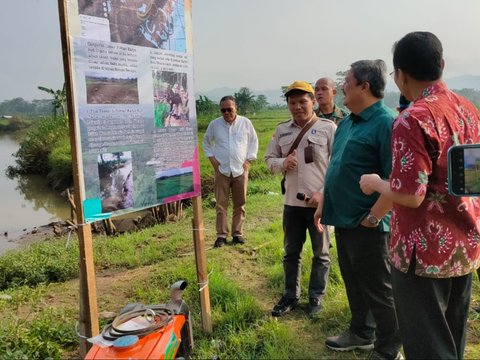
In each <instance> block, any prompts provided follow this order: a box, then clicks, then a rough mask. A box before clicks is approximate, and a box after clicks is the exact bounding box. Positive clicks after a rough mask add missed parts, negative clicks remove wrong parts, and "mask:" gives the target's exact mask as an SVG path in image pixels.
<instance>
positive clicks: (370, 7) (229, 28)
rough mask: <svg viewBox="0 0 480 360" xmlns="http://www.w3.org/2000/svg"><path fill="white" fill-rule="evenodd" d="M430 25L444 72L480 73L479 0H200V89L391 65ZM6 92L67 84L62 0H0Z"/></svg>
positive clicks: (0, 66) (22, 93)
mask: <svg viewBox="0 0 480 360" xmlns="http://www.w3.org/2000/svg"><path fill="white" fill-rule="evenodd" d="M415 30H424V31H431V32H433V33H435V34H436V35H437V36H438V37H439V38H440V40H441V41H442V43H443V46H444V57H445V61H446V68H445V77H447V78H449V77H453V76H457V75H464V74H471V75H480V46H479V45H478V44H479V39H480V1H479V0H459V1H456V2H453V1H451V0H399V1H388V0H387V1H386V0H363V1H358V0H336V1H331V0H330V1H326V0H242V1H234V0H193V44H194V64H195V66H194V72H195V79H194V80H195V89H196V90H197V91H206V90H211V89H214V88H218V87H222V86H227V87H233V88H238V87H241V86H247V87H249V88H251V89H256V90H266V89H278V88H280V87H281V86H282V85H285V84H288V83H290V82H292V81H293V80H296V79H303V80H307V81H315V80H316V79H317V78H318V77H320V76H331V77H333V78H335V73H336V72H337V71H339V70H345V69H348V67H349V64H350V63H352V62H353V61H355V60H359V59H374V58H381V59H384V60H385V61H386V62H387V65H388V67H389V69H391V68H392V65H391V48H392V45H393V43H394V42H395V41H396V40H398V39H400V38H401V37H402V36H403V35H405V34H406V33H407V32H410V31H415ZM0 49H1V51H0V101H2V100H5V99H11V98H14V97H23V98H24V99H27V100H31V99H34V98H37V99H38V98H45V97H46V96H47V97H48V95H46V94H45V93H43V92H41V91H39V90H37V86H38V85H41V86H45V87H49V88H54V89H59V88H61V87H62V85H63V65H62V52H61V46H60V35H59V24H58V10H57V0H21V1H19V0H17V1H12V0H0Z"/></svg>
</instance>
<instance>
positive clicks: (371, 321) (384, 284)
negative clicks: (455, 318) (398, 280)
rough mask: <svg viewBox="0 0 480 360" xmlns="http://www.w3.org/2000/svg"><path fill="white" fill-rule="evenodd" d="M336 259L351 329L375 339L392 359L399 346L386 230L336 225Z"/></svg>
mask: <svg viewBox="0 0 480 360" xmlns="http://www.w3.org/2000/svg"><path fill="white" fill-rule="evenodd" d="M335 239H336V243H337V251H338V262H339V265H340V272H341V273H342V277H343V281H344V282H345V288H346V291H347V297H348V303H349V305H350V311H351V313H352V319H351V321H350V330H351V331H352V332H353V333H354V334H356V335H358V336H360V337H362V338H365V339H372V340H373V339H374V338H376V340H375V350H376V351H377V352H379V353H380V354H382V355H383V356H385V357H386V358H394V357H395V356H396V355H397V353H398V351H399V350H400V347H401V341H400V334H399V331H398V325H397V319H396V316H395V307H394V303H393V293H392V283H391V274H390V264H389V262H388V259H387V241H388V239H389V233H385V232H380V231H378V229H377V228H367V227H363V226H359V227H357V228H353V229H345V228H335Z"/></svg>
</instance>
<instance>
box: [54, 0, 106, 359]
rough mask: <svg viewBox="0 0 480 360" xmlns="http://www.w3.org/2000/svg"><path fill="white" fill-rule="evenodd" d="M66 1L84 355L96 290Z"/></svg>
mask: <svg viewBox="0 0 480 360" xmlns="http://www.w3.org/2000/svg"><path fill="white" fill-rule="evenodd" d="M67 6H68V5H67V0H58V12H59V17H60V35H61V39H62V52H63V68H64V72H65V88H66V90H67V105H68V120H69V125H70V146H71V151H72V168H73V186H74V191H75V194H74V198H75V208H76V215H77V224H78V230H77V234H78V242H79V249H80V259H79V260H80V264H79V265H80V266H79V267H80V300H79V301H80V315H79V326H78V331H79V333H80V335H82V336H83V337H82V338H81V339H80V356H81V357H82V358H84V357H85V355H86V354H87V352H88V350H89V349H90V347H91V344H90V343H89V342H87V341H86V338H90V337H93V336H96V335H98V332H99V331H98V330H99V325H98V310H97V289H96V284H95V267H94V262H93V245H92V228H91V226H90V224H85V217H84V214H83V203H82V199H83V198H84V197H85V196H84V192H85V189H84V188H83V181H82V180H83V179H82V178H81V174H82V173H81V167H80V164H81V157H80V154H81V151H80V145H79V144H77V141H76V134H77V132H79V129H78V122H77V118H76V114H75V108H74V101H73V98H74V96H73V93H74V90H73V84H72V80H71V76H72V64H71V60H70V54H71V51H70V40H69V37H68V27H67V26H68V24H67V22H68V18H67Z"/></svg>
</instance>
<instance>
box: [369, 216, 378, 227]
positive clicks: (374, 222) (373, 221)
mask: <svg viewBox="0 0 480 360" xmlns="http://www.w3.org/2000/svg"><path fill="white" fill-rule="evenodd" d="M367 220H368V222H369V223H370V224H372V225H377V224H378V223H379V222H380V220H378V219H377V217H376V216H375V215H371V214H370V215H368V219H367Z"/></svg>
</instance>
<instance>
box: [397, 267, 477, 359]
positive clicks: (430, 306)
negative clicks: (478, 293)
mask: <svg viewBox="0 0 480 360" xmlns="http://www.w3.org/2000/svg"><path fill="white" fill-rule="evenodd" d="M392 281H393V292H394V294H395V307H396V310H397V316H398V324H399V327H400V333H401V335H402V340H403V349H404V351H405V355H406V357H407V359H463V352H464V350H465V340H466V339H465V337H466V328H467V317H468V308H469V304H470V295H471V290H472V274H469V275H464V276H459V277H454V278H445V279H436V278H426V277H421V276H416V275H415V267H414V266H410V269H409V270H408V272H407V273H406V274H405V273H402V272H400V271H398V270H397V269H393V270H392Z"/></svg>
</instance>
